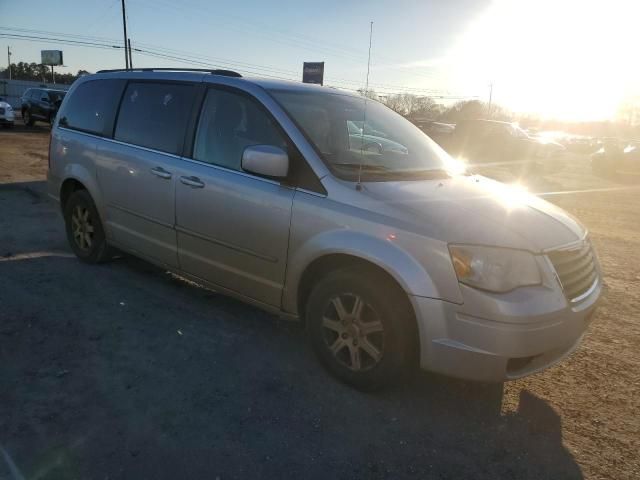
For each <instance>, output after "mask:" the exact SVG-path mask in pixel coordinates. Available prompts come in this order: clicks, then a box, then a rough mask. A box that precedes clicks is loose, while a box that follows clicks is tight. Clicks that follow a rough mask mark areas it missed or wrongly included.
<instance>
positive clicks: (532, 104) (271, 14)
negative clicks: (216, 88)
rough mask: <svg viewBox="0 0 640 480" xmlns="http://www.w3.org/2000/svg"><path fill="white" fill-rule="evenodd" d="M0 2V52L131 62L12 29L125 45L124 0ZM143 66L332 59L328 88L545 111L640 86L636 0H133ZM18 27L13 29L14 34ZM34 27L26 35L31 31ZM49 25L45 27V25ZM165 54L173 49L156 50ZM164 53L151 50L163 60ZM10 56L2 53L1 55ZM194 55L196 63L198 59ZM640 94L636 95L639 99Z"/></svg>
mask: <svg viewBox="0 0 640 480" xmlns="http://www.w3.org/2000/svg"><path fill="white" fill-rule="evenodd" d="M28 3H29V6H28V11H29V14H28V15H25V8H26V7H25V4H24V2H16V1H14V0H0V52H6V46H7V45H10V46H11V49H12V52H13V56H12V61H13V62H18V61H26V62H39V59H40V50H42V49H61V50H63V51H64V59H65V67H59V68H58V71H60V72H63V73H64V72H73V73H75V72H76V71H77V70H79V69H85V70H89V71H96V70H99V69H107V68H122V67H124V53H123V51H122V49H115V48H111V47H106V48H89V47H87V46H71V45H62V44H56V43H52V42H50V41H45V40H39V41H35V42H34V41H26V40H25V39H17V38H7V37H3V36H2V35H1V34H3V33H4V34H7V33H9V34H13V35H31V36H46V37H56V35H54V34H51V33H48V34H44V33H41V32H55V33H56V34H59V35H57V38H62V36H61V35H62V34H64V35H65V37H64V38H66V39H68V40H73V41H90V42H98V43H101V44H104V45H117V46H121V45H122V41H123V40H122V38H123V33H122V12H121V0H57V1H56V2H51V1H50V0H34V1H30V2H28ZM126 5H127V17H128V25H127V26H128V34H129V37H130V38H131V40H132V43H133V46H134V48H138V49H140V50H144V52H136V51H134V54H133V57H134V59H133V60H134V66H137V67H143V66H184V67H187V66H192V67H204V66H205V65H206V66H212V67H219V68H229V69H233V70H237V71H239V72H241V73H243V74H245V75H250V76H275V77H281V78H287V79H292V80H300V78H301V75H302V63H303V62H304V61H324V62H325V83H326V84H329V85H333V86H336V87H340V88H348V89H358V88H362V87H364V85H365V82H366V73H367V53H368V46H369V28H370V22H371V21H372V22H373V38H372V48H371V72H370V76H369V86H370V88H371V89H373V90H375V91H376V92H377V93H383V94H392V93H414V94H418V95H430V96H436V97H438V96H440V97H445V98H443V99H442V100H441V101H442V102H444V103H448V102H449V103H450V102H452V101H454V100H456V99H458V98H478V99H480V100H483V101H487V100H488V97H489V91H490V84H491V85H492V86H493V87H492V90H493V92H492V93H493V98H492V100H493V101H494V102H495V103H498V104H501V105H503V106H505V107H506V108H508V109H510V110H514V111H516V112H530V113H534V114H538V115H541V116H543V117H548V118H559V119H565V120H596V119H606V118H613V117H614V116H615V115H616V112H617V111H618V109H619V106H620V104H621V103H622V102H624V101H626V100H628V99H630V98H631V99H632V98H634V96H636V95H640V91H639V90H638V87H639V86H640V67H639V65H640V62H638V60H637V54H636V53H637V52H634V51H633V50H634V49H637V46H638V43H639V42H638V39H639V38H640V36H639V35H638V33H637V18H639V17H640V2H639V1H636V0H608V1H607V2H603V1H596V0H593V1H590V0H537V1H525V0H414V1H407V0H394V1H389V0H387V1H382V0H368V1H351V0H324V1H323V0H317V1H314V2H309V1H302V0H297V1H292V0H279V1H265V0H262V1H260V0H243V1H237V2H218V1H211V0H209V1H207V0H173V1H172V0H126ZM8 29H13V30H8ZM27 30H28V31H27ZM39 32H40V33H39ZM158 54H160V55H164V56H167V55H169V56H172V57H173V58H170V59H169V58H160V57H158ZM154 55H155V56H154ZM3 57H5V59H4V61H2V60H0V65H2V66H5V65H6V55H2V54H1V53H0V59H2V58H3ZM190 62H191V64H190ZM639 98H640V97H639Z"/></svg>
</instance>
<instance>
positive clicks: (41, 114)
mask: <svg viewBox="0 0 640 480" xmlns="http://www.w3.org/2000/svg"><path fill="white" fill-rule="evenodd" d="M66 94H67V92H65V91H64V90H53V89H50V88H30V89H29V90H27V91H26V92H24V95H23V96H22V108H21V110H22V120H23V122H24V124H25V125H29V126H31V125H33V124H34V123H35V122H36V120H41V121H44V122H49V123H53V120H54V119H55V118H56V113H58V109H59V108H60V104H61V103H62V99H63V98H64V96H65V95H66Z"/></svg>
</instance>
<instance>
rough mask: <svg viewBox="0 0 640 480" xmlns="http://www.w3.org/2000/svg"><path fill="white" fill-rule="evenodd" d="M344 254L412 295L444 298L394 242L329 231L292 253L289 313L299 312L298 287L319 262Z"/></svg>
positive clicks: (288, 280) (287, 282) (287, 299)
mask: <svg viewBox="0 0 640 480" xmlns="http://www.w3.org/2000/svg"><path fill="white" fill-rule="evenodd" d="M332 254H343V255H349V256H352V257H356V258H359V259H361V260H365V261H368V262H370V263H372V264H374V265H376V266H378V267H380V268H382V269H383V270H385V271H386V272H387V273H388V274H389V275H391V276H392V277H393V278H394V279H395V280H396V281H397V282H398V284H399V285H400V286H401V287H402V289H403V290H404V291H405V292H407V294H409V295H418V296H424V297H431V298H440V294H439V292H438V289H437V288H436V285H435V283H434V282H433V281H432V278H431V277H430V275H429V273H428V272H427V271H426V269H425V268H424V267H423V266H422V265H421V264H420V263H419V262H418V261H416V260H415V259H414V258H413V257H412V256H411V255H409V253H408V252H406V251H404V250H403V249H402V248H400V247H399V246H398V245H396V244H395V243H394V242H393V241H391V240H384V239H382V238H378V237H374V236H372V235H367V234H365V233H362V232H357V231H353V230H346V229H336V230H331V231H325V232H322V233H320V234H318V235H315V236H313V237H311V238H309V239H307V240H306V241H305V242H304V243H303V244H301V245H299V246H298V247H297V248H296V249H295V251H294V252H292V253H290V257H289V260H288V268H287V275H286V280H285V289H284V295H283V299H282V304H283V308H284V310H285V311H289V312H296V313H297V310H298V305H297V298H298V287H299V284H300V280H301V279H302V275H303V273H304V272H305V270H306V269H307V267H308V266H309V265H311V263H313V262H314V261H315V260H317V259H319V258H321V257H324V256H326V255H332Z"/></svg>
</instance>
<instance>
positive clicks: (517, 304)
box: [48, 69, 602, 389]
mask: <svg viewBox="0 0 640 480" xmlns="http://www.w3.org/2000/svg"><path fill="white" fill-rule="evenodd" d="M49 154H50V155H49V175H48V178H49V182H48V185H49V194H50V196H51V197H53V198H54V199H55V200H57V201H59V202H60V205H61V209H62V212H63V215H64V220H65V223H66V232H67V236H68V239H69V243H70V244H71V248H72V249H73V251H74V252H75V254H76V255H77V256H78V257H79V258H80V259H81V260H83V261H85V262H88V263H96V262H102V261H105V260H107V259H109V258H111V255H112V251H113V249H117V250H119V251H124V252H128V253H130V254H133V255H136V256H139V257H141V258H144V259H146V260H148V261H150V262H152V263H155V264H157V265H159V266H161V267H162V268H166V269H167V270H170V271H174V272H177V273H178V274H180V275H182V276H184V277H186V278H189V279H192V280H194V281H196V282H198V283H200V284H203V285H206V286H208V287H210V288H212V289H214V290H216V291H219V292H223V293H225V294H228V295H232V296H234V297H238V298H240V299H242V300H244V301H246V302H249V303H251V304H253V305H256V306H259V307H261V308H264V309H267V310H269V311H272V312H276V313H278V314H280V315H283V316H286V317H290V318H293V319H302V320H304V322H305V323H306V328H307V330H308V332H309V338H310V343H311V344H312V346H313V348H314V350H315V351H316V353H317V355H318V357H319V359H320V360H321V362H322V363H323V365H324V366H325V367H327V368H328V370H329V371H331V372H332V373H333V374H334V375H336V376H337V377H338V378H340V379H341V380H343V381H345V382H347V383H350V384H352V385H354V386H356V387H358V388H363V389H370V388H375V387H380V386H383V385H385V384H388V383H389V382H391V381H394V380H396V379H398V378H401V377H402V376H403V374H404V373H405V372H407V371H410V370H411V369H410V367H411V366H412V365H419V366H420V367H421V368H423V369H426V370H430V371H434V372H439V373H442V374H446V375H451V376H456V377H461V378H465V379H472V380H480V381H498V382H500V381H504V380H508V379H514V378H518V377H522V376H525V375H529V374H531V373H534V372H537V371H540V370H542V369H544V368H546V367H549V366H550V365H553V364H555V363H556V362H558V361H560V360H561V359H562V358H564V357H566V356H567V355H568V354H570V353H571V352H572V351H573V350H574V349H575V348H577V346H578V345H579V344H580V342H581V340H582V338H583V336H584V334H585V331H586V330H587V327H588V325H589V321H590V319H591V318H592V315H593V312H594V309H595V306H596V303H597V300H598V298H599V297H600V294H601V289H602V283H601V272H600V267H599V264H598V261H597V258H596V254H595V252H594V250H593V247H592V245H591V242H590V240H589V236H588V234H587V231H586V230H585V228H584V227H583V226H582V225H581V224H580V223H579V222H578V221H577V220H576V219H574V218H572V217H571V216H570V215H568V214H567V213H566V212H564V211H563V210H561V209H559V208H557V207H555V206H553V205H551V204H549V203H547V202H545V201H544V200H541V199H540V198H537V197H535V196H532V195H529V194H527V193H526V192H524V191H521V190H518V189H516V188H513V187H510V186H507V185H504V184H501V183H498V182H495V181H493V180H490V179H487V178H484V177H481V176H477V175H470V174H466V173H465V172H464V169H463V168H462V167H461V165H460V164H459V163H458V162H457V161H455V160H454V159H452V158H451V157H450V156H448V155H447V154H446V153H445V152H444V151H443V150H442V149H441V148H440V147H438V145H436V144H435V143H434V142H433V141H432V140H431V139H430V138H429V137H428V136H426V135H425V134H424V133H423V132H422V131H420V130H419V129H418V128H417V127H415V126H413V125H412V124H411V123H410V122H408V121H407V120H405V119H404V118H403V117H401V116H400V115H397V114H396V113H394V112H392V111H391V110H390V109H388V108H386V107H385V106H383V105H382V104H380V103H378V102H375V101H372V100H367V99H366V98H363V97H361V96H359V95H355V94H350V93H346V92H344V91H341V90H335V89H332V88H327V87H321V86H315V85H306V84H300V83H292V82H282V81H274V80H261V79H246V78H242V77H241V76H240V75H238V74H237V73H234V72H229V71H197V72H196V71H181V70H163V69H141V70H134V71H104V72H100V73H98V74H96V75H91V76H86V77H83V78H81V79H79V80H78V81H76V82H75V83H74V85H73V86H72V87H71V89H70V90H69V94H68V95H67V96H66V98H65V100H64V102H63V104H62V106H61V109H60V112H59V115H58V117H57V119H56V121H55V124H54V126H53V129H52V132H51V146H50V152H49Z"/></svg>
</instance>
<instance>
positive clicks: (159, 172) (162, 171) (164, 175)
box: [151, 167, 171, 180]
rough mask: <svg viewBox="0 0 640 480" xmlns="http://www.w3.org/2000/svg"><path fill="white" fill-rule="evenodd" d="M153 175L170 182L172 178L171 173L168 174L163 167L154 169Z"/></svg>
mask: <svg viewBox="0 0 640 480" xmlns="http://www.w3.org/2000/svg"><path fill="white" fill-rule="evenodd" d="M151 173H153V174H154V175H155V176H156V177H160V178H164V179H166V180H169V179H170V178H171V172H167V171H166V170H165V169H164V168H162V167H155V168H152V169H151Z"/></svg>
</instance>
